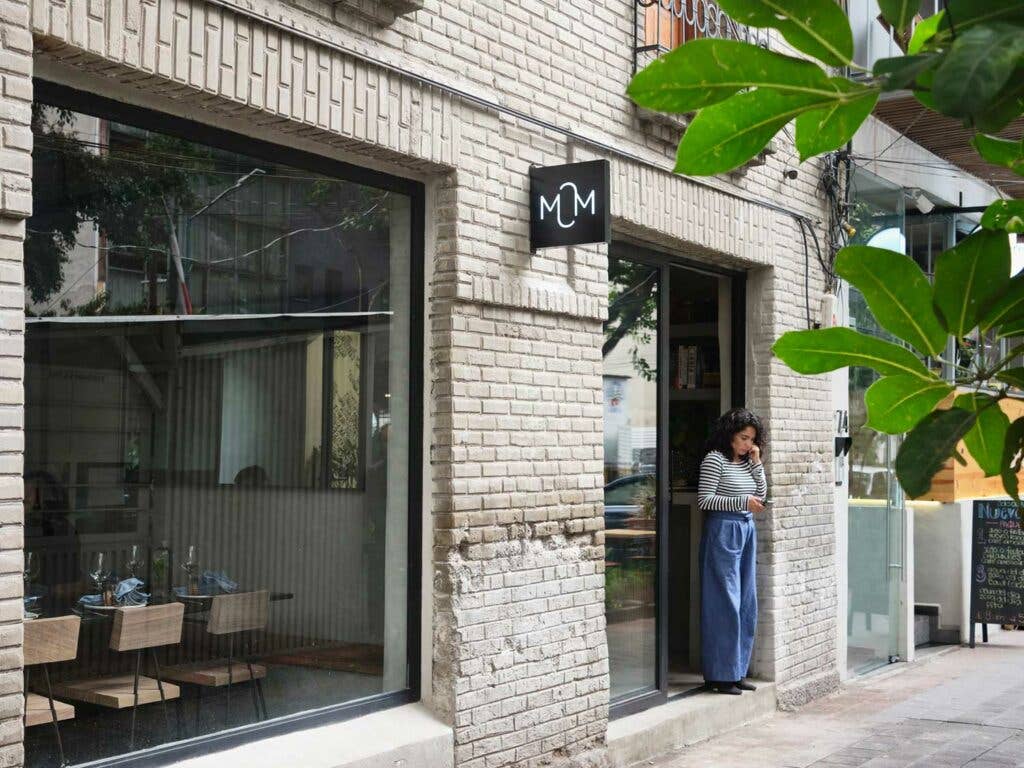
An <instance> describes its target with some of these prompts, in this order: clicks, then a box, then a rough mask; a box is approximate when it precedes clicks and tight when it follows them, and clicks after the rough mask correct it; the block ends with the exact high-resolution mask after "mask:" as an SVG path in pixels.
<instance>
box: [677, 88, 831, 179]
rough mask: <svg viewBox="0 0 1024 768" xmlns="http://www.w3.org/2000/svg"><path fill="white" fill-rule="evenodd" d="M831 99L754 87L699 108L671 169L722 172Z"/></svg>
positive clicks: (758, 149) (757, 150)
mask: <svg viewBox="0 0 1024 768" xmlns="http://www.w3.org/2000/svg"><path fill="white" fill-rule="evenodd" d="M832 101H833V99H830V98H826V97H822V96H816V95H806V94H801V95H793V94H783V93H778V92H776V91H772V90H767V89H759V90H756V91H749V92H747V93H738V94H736V95H735V96H730V97H729V98H728V99H726V100H725V101H721V102H719V103H718V104H712V105H711V106H710V107H705V108H704V109H702V110H701V111H700V112H698V113H697V116H696V117H695V118H694V119H693V122H691V123H690V125H689V126H688V127H687V128H686V133H684V134H683V139H682V141H680V142H679V151H678V152H677V154H676V171H677V172H678V173H689V174H694V175H696V176H710V175H712V174H715V173H724V172H725V171H731V170H732V169H733V168H736V167H737V166H740V165H742V164H743V163H745V162H746V161H747V160H749V159H750V158H752V157H753V156H754V155H756V154H757V153H758V152H760V151H761V150H762V149H764V146H765V145H766V144H767V143H768V142H769V141H770V140H771V138H772V136H774V135H775V134H776V133H778V132H779V131H780V130H781V129H782V127H783V126H784V125H786V123H788V122H789V121H790V120H792V119H793V118H795V117H796V116H797V115H799V114H800V113H802V112H806V111H807V110H809V109H815V108H817V107H821V106H825V105H827V104H830V103H832Z"/></svg>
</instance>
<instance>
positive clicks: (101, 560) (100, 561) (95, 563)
mask: <svg viewBox="0 0 1024 768" xmlns="http://www.w3.org/2000/svg"><path fill="white" fill-rule="evenodd" d="M106 564H107V558H106V554H105V553H103V552H93V553H92V558H91V560H90V566H89V578H91V579H92V583H93V585H94V586H95V587H96V591H97V592H103V583H104V582H105V581H106V580H107V579H108V578H109V577H110V571H108V570H107V569H106Z"/></svg>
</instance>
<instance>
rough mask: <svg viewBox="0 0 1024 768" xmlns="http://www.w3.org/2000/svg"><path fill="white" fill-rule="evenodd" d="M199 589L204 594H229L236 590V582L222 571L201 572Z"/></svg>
mask: <svg viewBox="0 0 1024 768" xmlns="http://www.w3.org/2000/svg"><path fill="white" fill-rule="evenodd" d="M199 588H200V589H201V590H203V593H204V594H216V593H215V591H214V590H219V591H220V592H224V593H228V594H230V593H231V592H234V591H235V590H237V589H238V582H237V581H234V580H232V579H230V578H229V577H228V575H227V574H226V573H224V571H203V575H202V576H200V577H199ZM208 590H209V591H208Z"/></svg>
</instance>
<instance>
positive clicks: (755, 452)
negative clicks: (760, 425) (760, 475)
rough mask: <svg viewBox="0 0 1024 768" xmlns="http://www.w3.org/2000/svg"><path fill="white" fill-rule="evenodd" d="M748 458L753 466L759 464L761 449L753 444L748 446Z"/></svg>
mask: <svg viewBox="0 0 1024 768" xmlns="http://www.w3.org/2000/svg"><path fill="white" fill-rule="evenodd" d="M747 455H748V456H749V457H750V461H751V463H753V464H760V463H761V449H760V448H759V447H758V446H757V444H756V443H755V444H754V445H751V446H750V453H748V454H747Z"/></svg>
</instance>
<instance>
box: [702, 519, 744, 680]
mask: <svg viewBox="0 0 1024 768" xmlns="http://www.w3.org/2000/svg"><path fill="white" fill-rule="evenodd" d="M756 571H757V535H756V533H755V531H754V519H753V517H752V516H751V515H750V514H749V513H747V512H708V513H707V517H705V519H704V535H703V536H702V537H701V540H700V573H701V588H700V593H701V609H700V618H701V622H700V635H701V660H702V662H703V668H704V669H703V671H704V679H705V680H707V681H709V682H728V681H736V680H742V679H743V678H744V677H746V676H747V670H748V668H749V667H750V656H751V654H752V653H753V650H754V630H755V628H756V627H757V579H756Z"/></svg>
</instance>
